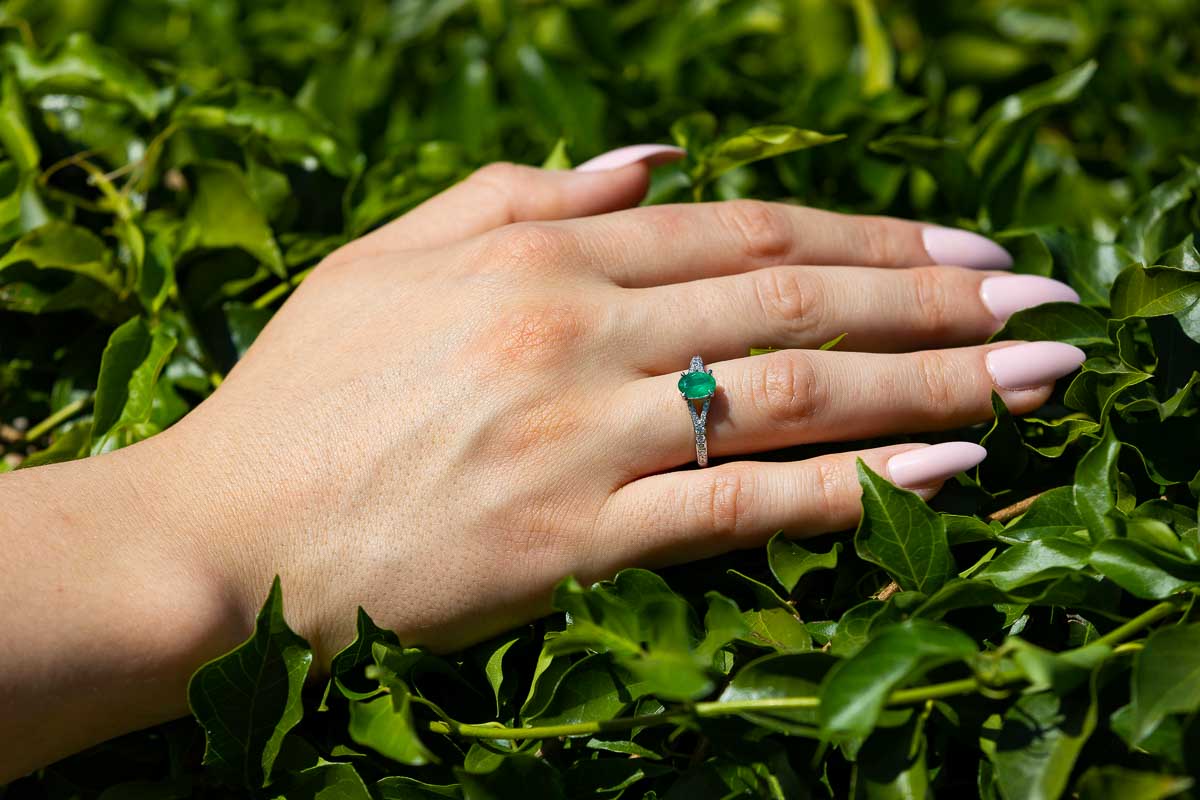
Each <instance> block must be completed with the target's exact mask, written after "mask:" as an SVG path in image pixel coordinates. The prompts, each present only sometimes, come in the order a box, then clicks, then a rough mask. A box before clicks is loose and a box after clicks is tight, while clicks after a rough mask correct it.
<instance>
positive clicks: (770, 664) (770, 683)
mask: <svg viewBox="0 0 1200 800" xmlns="http://www.w3.org/2000/svg"><path fill="white" fill-rule="evenodd" d="M836 663H838V661H837V659H836V658H834V657H833V656H831V655H828V654H827V653H821V652H811V653H794V654H782V655H769V656H763V657H762V658H759V659H755V660H754V661H751V662H750V663H749V664H747V665H746V666H744V667H742V668H741V669H740V670H738V672H737V674H735V675H734V676H733V680H731V681H730V682H729V685H728V686H726V687H725V690H724V691H722V692H721V695H720V697H718V698H717V702H719V703H741V702H745V701H751V702H752V701H755V700H765V699H770V698H774V699H782V698H797V697H806V698H811V699H812V701H813V707H812V708H800V709H789V710H775V709H771V710H762V711H755V710H748V711H743V712H740V713H739V716H741V717H742V718H743V719H746V720H749V721H751V722H753V723H755V724H757V725H763V726H764V727H768V728H772V729H774V730H783V731H784V732H788V733H796V732H807V733H809V734H813V733H815V732H816V731H817V727H818V724H819V719H818V716H817V709H816V700H817V698H818V693H819V691H820V687H821V682H822V681H824V680H825V676H826V675H827V674H828V672H829V670H830V669H831V668H832V667H833V666H834V665H835V664H836Z"/></svg>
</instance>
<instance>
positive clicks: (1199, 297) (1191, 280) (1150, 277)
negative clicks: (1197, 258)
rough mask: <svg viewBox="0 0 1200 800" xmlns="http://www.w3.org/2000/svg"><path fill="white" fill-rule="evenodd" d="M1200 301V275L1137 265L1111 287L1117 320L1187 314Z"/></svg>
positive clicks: (1114, 315) (1179, 270) (1170, 268)
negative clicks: (1185, 312) (1184, 312)
mask: <svg viewBox="0 0 1200 800" xmlns="http://www.w3.org/2000/svg"><path fill="white" fill-rule="evenodd" d="M1197 302H1200V272H1189V271H1187V270H1183V269H1176V268H1174V267H1143V266H1142V265H1140V264H1134V265H1132V266H1130V267H1129V268H1128V269H1126V270H1125V271H1123V272H1122V273H1121V274H1120V275H1118V276H1117V281H1116V283H1114V284H1113V288H1112V313H1113V317H1114V318H1116V319H1129V318H1131V317H1138V318H1145V317H1161V316H1164V315H1167V314H1177V313H1179V312H1182V311H1187V310H1188V309H1190V308H1191V307H1192V306H1194V305H1196V303H1197Z"/></svg>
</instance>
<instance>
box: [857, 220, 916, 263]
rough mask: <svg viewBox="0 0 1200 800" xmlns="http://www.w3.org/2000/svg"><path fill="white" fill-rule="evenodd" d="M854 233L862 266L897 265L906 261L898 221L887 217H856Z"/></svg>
mask: <svg viewBox="0 0 1200 800" xmlns="http://www.w3.org/2000/svg"><path fill="white" fill-rule="evenodd" d="M857 219H858V225H857V231H856V235H857V238H858V247H857V248H855V249H857V250H860V251H861V252H862V258H863V262H864V266H877V267H887V266H897V265H900V264H904V263H907V261H908V259H907V258H906V257H905V250H906V248H905V246H904V238H903V236H902V235H901V231H900V227H901V225H900V223H899V222H898V221H897V220H894V219H891V218H889V217H858V218H857Z"/></svg>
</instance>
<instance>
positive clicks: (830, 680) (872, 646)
mask: <svg viewBox="0 0 1200 800" xmlns="http://www.w3.org/2000/svg"><path fill="white" fill-rule="evenodd" d="M975 652H976V648H975V642H973V641H971V639H970V637H968V636H966V635H965V634H964V633H962V632H961V631H958V630H956V629H954V628H951V627H950V626H948V625H943V624H941V623H937V622H930V621H928V620H923V619H910V620H907V621H905V622H901V623H898V624H896V625H891V626H889V627H887V628H884V629H883V631H881V632H880V633H879V635H878V636H876V637H875V638H873V639H871V641H869V642H867V644H866V646H865V647H863V649H862V650H860V651H859V652H858V653H857V654H856V655H854V656H853V657H851V658H849V659H848V660H846V661H842V662H840V663H839V664H837V665H836V666H835V667H834V668H833V669H831V670H830V672H829V675H828V676H827V677H826V679H825V681H824V683H823V684H822V686H821V706H820V720H821V732H822V734H823V735H824V736H827V737H830V738H832V739H834V740H837V741H844V740H846V739H848V738H852V737H856V736H866V735H868V734H869V733H870V732H871V729H872V728H874V726H875V722H876V720H877V719H878V718H879V714H880V713H881V712H882V711H883V706H884V703H885V702H886V701H887V698H888V696H889V695H890V694H891V693H892V692H893V691H894V690H896V689H898V688H900V687H901V686H903V685H905V684H907V683H909V682H910V681H913V680H915V679H916V678H918V677H919V676H920V675H921V674H922V673H924V672H926V671H928V670H930V669H932V668H934V667H937V666H940V665H943V664H949V663H953V662H955V661H964V660H967V659H969V658H971V657H973V656H974V655H975Z"/></svg>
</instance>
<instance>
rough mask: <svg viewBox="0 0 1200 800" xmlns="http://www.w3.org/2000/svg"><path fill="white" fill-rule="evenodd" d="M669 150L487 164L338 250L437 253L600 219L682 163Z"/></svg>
mask: <svg viewBox="0 0 1200 800" xmlns="http://www.w3.org/2000/svg"><path fill="white" fill-rule="evenodd" d="M683 155H684V151H683V150H681V149H680V148H678V147H671V146H669V145H634V146H633V147H623V148H621V149H619V150H614V151H612V152H609V153H605V154H604V155H602V156H598V157H596V158H594V159H592V160H591V161H590V162H585V163H584V164H581V165H580V166H579V167H578V168H577V169H575V170H545V169H538V168H536V167H527V166H522V165H519V164H508V163H495V164H489V165H487V166H486V167H483V168H482V169H479V170H477V171H475V172H474V173H472V174H471V176H470V177H468V178H467V179H466V180H464V181H462V182H461V183H458V184H455V185H454V186H451V187H450V188H449V189H447V190H446V191H444V192H442V193H441V194H438V195H435V196H434V197H431V198H430V199H428V200H426V201H425V202H424V203H422V204H421V205H419V206H417V207H416V208H414V209H413V210H412V211H409V212H408V213H407V214H405V215H404V216H402V217H400V218H399V219H396V220H394V221H392V222H390V223H388V224H387V225H384V226H383V227H382V228H379V229H378V230H376V231H374V232H373V233H370V234H367V235H366V236H364V237H362V238H361V239H358V240H356V241H354V242H351V243H350V244H349V245H347V246H346V247H345V248H343V250H351V251H352V252H353V254H354V255H355V256H367V255H372V254H377V253H379V252H383V251H390V250H411V249H419V248H428V247H438V246H440V245H444V244H450V243H452V242H457V241H463V240H465V239H469V238H470V237H472V236H476V235H478V234H480V233H484V232H486V231H489V230H492V229H493V228H499V227H501V226H503V225H507V224H509V223H511V222H522V221H526V220H555V219H567V218H570V217H582V216H588V215H590V214H602V213H605V212H609V211H615V210H617V209H622V208H628V207H630V206H633V205H636V204H637V203H638V202H640V201H641V199H642V198H643V197H644V196H645V194H646V189H647V188H648V187H649V185H650V170H651V169H652V168H653V167H655V166H657V165H658V164H663V163H666V162H668V161H675V160H677V159H679V158H682V157H683Z"/></svg>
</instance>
